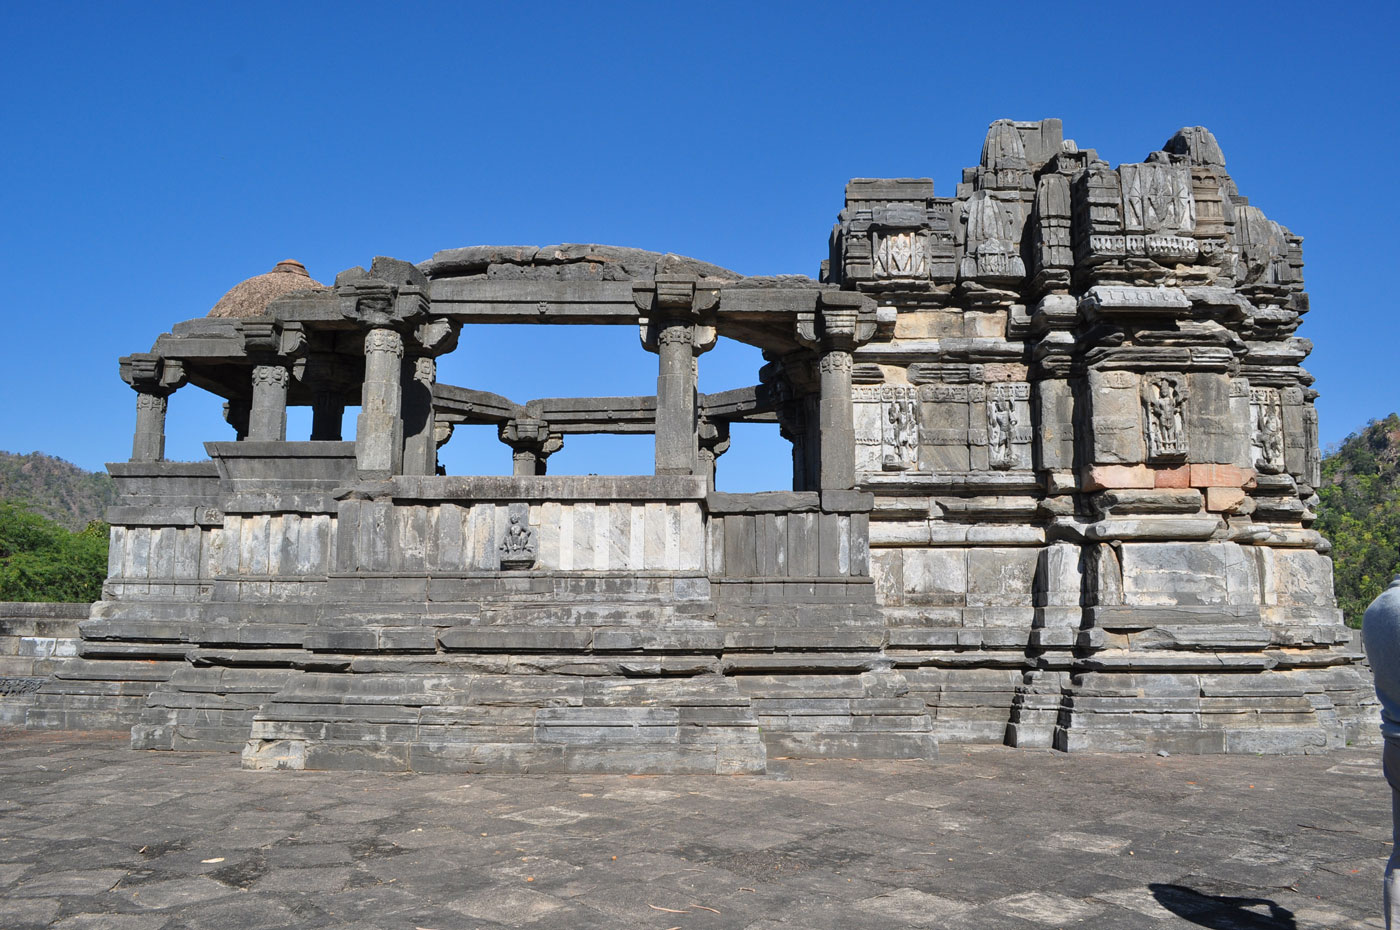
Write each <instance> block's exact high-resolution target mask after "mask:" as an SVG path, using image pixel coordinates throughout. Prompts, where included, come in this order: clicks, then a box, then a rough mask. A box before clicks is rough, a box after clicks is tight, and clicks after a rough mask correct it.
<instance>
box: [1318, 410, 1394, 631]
mask: <svg viewBox="0 0 1400 930" xmlns="http://www.w3.org/2000/svg"><path fill="white" fill-rule="evenodd" d="M1317 494H1318V497H1319V498H1321V503H1320V504H1319V505H1318V508H1317V523H1316V524H1314V528H1315V529H1317V530H1318V531H1320V532H1321V533H1322V535H1324V536H1326V537H1327V538H1328V539H1330V540H1331V541H1332V560H1333V563H1334V565H1335V571H1336V581H1337V604H1338V606H1340V607H1341V608H1342V610H1343V612H1344V613H1345V614H1346V618H1347V623H1348V624H1350V625H1351V626H1360V625H1361V615H1362V614H1364V613H1365V612H1366V607H1367V605H1368V604H1370V603H1371V601H1372V600H1374V599H1375V597H1376V595H1377V594H1380V593H1381V591H1382V590H1383V589H1384V588H1385V586H1386V585H1387V584H1389V583H1390V579H1391V578H1392V577H1394V576H1395V574H1396V573H1397V572H1400V415H1397V414H1394V413H1392V414H1391V415H1390V416H1388V417H1386V418H1385V419H1384V420H1372V421H1371V422H1370V423H1369V424H1367V425H1366V427H1365V428H1363V429H1361V430H1360V431H1358V432H1355V433H1352V434H1351V435H1350V436H1348V437H1347V438H1346V439H1344V440H1343V441H1342V443H1341V445H1339V446H1337V447H1336V448H1334V449H1329V450H1328V451H1327V454H1326V455H1325V456H1324V457H1323V459H1322V487H1320V488H1318V489H1317Z"/></svg>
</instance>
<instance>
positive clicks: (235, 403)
mask: <svg viewBox="0 0 1400 930" xmlns="http://www.w3.org/2000/svg"><path fill="white" fill-rule="evenodd" d="M249 409H250V408H249V404H248V401H247V399H246V398H242V397H237V398H234V399H233V400H230V401H225V402H224V422H225V423H227V424H228V425H229V426H232V427H233V434H234V438H236V439H237V440H238V441H239V442H242V441H243V440H245V439H247V438H248V413H249Z"/></svg>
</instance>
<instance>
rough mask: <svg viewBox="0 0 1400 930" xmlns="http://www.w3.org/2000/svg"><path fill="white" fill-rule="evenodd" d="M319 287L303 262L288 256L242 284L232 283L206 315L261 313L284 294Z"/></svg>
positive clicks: (237, 316) (244, 315)
mask: <svg viewBox="0 0 1400 930" xmlns="http://www.w3.org/2000/svg"><path fill="white" fill-rule="evenodd" d="M320 287H325V285H323V284H321V283H320V282H319V281H315V280H313V279H312V277H311V275H309V274H308V273H307V271H306V266H305V265H303V264H302V263H301V262H298V261H292V260H290V259H289V260H287V261H283V262H278V263H277V266H276V267H275V268H273V269H272V270H271V271H269V272H268V273H267V274H260V275H257V276H256V277H252V278H249V279H248V280H247V281H244V282H243V283H242V284H235V285H234V286H233V288H232V289H231V290H230V291H229V292H228V293H227V294H225V295H224V296H223V297H220V298H219V302H218V303H216V304H215V305H214V309H212V310H210V311H209V315H210V316H217V317H233V318H241V317H250V316H262V315H263V314H264V313H266V312H267V305H268V304H270V303H272V301H274V300H276V299H277V298H278V297H281V296H282V295H283V294H287V293H290V292H292V291H304V290H307V289H308V288H320Z"/></svg>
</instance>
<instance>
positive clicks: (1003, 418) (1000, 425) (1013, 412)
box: [986, 382, 1034, 471]
mask: <svg viewBox="0 0 1400 930" xmlns="http://www.w3.org/2000/svg"><path fill="white" fill-rule="evenodd" d="M1030 396H1031V389H1030V385H1029V384H1027V383H1025V382H1001V383H996V384H989V385H987V389H986V404H987V465H988V467H990V468H994V469H997V470H998V471H1010V470H1013V469H1019V468H1029V467H1030V464H1029V463H1030V444H1031V441H1032V439H1033V438H1034V433H1033V431H1032V430H1031V421H1030Z"/></svg>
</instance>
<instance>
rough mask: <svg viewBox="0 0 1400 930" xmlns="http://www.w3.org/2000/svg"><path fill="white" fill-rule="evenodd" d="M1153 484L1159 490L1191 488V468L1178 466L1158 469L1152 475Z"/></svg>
mask: <svg viewBox="0 0 1400 930" xmlns="http://www.w3.org/2000/svg"><path fill="white" fill-rule="evenodd" d="M1153 483H1154V485H1155V486H1156V487H1159V488H1189V487H1191V466H1190V465H1178V466H1176V467H1175V468H1158V469H1157V470H1156V471H1155V472H1154V473H1153Z"/></svg>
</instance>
